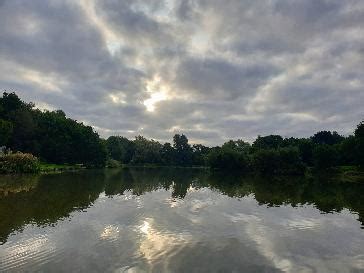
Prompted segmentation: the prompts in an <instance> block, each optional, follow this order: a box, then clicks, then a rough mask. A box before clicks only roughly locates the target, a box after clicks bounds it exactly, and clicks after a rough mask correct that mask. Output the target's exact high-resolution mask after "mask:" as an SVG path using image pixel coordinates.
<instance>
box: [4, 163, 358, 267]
mask: <svg viewBox="0 0 364 273" xmlns="http://www.w3.org/2000/svg"><path fill="white" fill-rule="evenodd" d="M363 193H364V185H360V184H344V183H340V181H332V180H329V179H327V178H324V177H318V178H314V179H310V180H307V179H304V178H294V177H289V178H257V177H255V178H254V177H243V176H239V175H236V174H230V175H229V174H222V173H220V174H219V173H209V172H206V171H200V170H193V169H182V170H181V169H130V170H105V171H84V172H77V173H64V174H52V175H42V176H21V177H16V178H14V177H2V178H1V179H0V243H1V245H0V271H1V272H2V271H5V272H21V271H27V272H29V271H30V272H38V271H42V272H242V271H243V272H364V254H363V253H364V251H363V245H364V229H362V228H363V225H364V203H363V201H364V200H363V198H362V196H363Z"/></svg>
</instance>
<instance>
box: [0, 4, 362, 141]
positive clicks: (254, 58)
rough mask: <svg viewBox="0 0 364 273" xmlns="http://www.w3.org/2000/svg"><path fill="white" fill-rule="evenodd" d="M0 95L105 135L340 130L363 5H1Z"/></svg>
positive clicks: (350, 121) (358, 108)
mask: <svg viewBox="0 0 364 273" xmlns="http://www.w3.org/2000/svg"><path fill="white" fill-rule="evenodd" d="M0 88H1V90H7V91H16V92H17V93H18V94H19V95H20V97H21V98H22V99H24V100H26V101H33V102H35V103H36V105H37V106H38V107H40V108H42V109H62V110H64V111H65V112H66V113H67V115H68V116H69V117H71V118H74V119H77V120H79V121H83V122H85V123H87V124H89V125H92V126H94V128H95V130H96V131H97V132H99V134H100V135H101V136H103V137H107V136H109V135H115V134H116V135H123V136H127V137H129V138H133V137H134V136H135V135H138V134H142V135H144V136H146V137H149V138H154V139H157V140H160V141H170V139H171V137H172V135H173V134H174V133H185V134H186V135H187V136H188V137H189V138H190V140H191V141H192V142H201V143H205V144H210V145H213V144H221V143H223V142H224V141H225V140H226V139H231V138H232V139H236V138H243V139H245V140H249V141H250V140H252V139H254V138H255V137H256V136H257V135H258V134H260V135H267V134H281V135H283V136H309V135H312V134H313V133H314V132H316V131H318V130H323V129H325V130H337V131H338V132H339V133H342V134H348V133H350V132H352V131H353V128H354V127H355V125H356V124H358V123H359V122H360V121H361V120H362V119H364V111H363V110H364V1H362V0H261V1H256V0H226V1H221V0H164V1H163V0H145V1H143V0H119V1H116V0H110V1H101V0H100V1H98V0H84V1H81V0H79V1H73V0H72V1H51V0H50V1H43V0H39V1H37V0H32V1H27V0H23V1H17V0H0Z"/></svg>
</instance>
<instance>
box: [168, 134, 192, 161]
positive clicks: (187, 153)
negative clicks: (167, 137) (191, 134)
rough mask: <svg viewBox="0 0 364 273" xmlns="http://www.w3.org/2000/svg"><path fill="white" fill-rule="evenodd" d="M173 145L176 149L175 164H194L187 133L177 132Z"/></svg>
mask: <svg viewBox="0 0 364 273" xmlns="http://www.w3.org/2000/svg"><path fill="white" fill-rule="evenodd" d="M173 147H174V149H175V150H176V157H175V164H177V165H181V166H187V165H191V164H192V149H191V146H190V145H189V144H188V139H187V137H186V136H185V135H183V134H182V135H179V134H175V135H174V137H173Z"/></svg>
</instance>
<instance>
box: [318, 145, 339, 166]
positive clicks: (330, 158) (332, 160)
mask: <svg viewBox="0 0 364 273" xmlns="http://www.w3.org/2000/svg"><path fill="white" fill-rule="evenodd" d="M313 160H314V166H315V167H316V168H318V169H327V168H330V167H334V166H336V165H337V163H338V153H337V151H336V149H335V147H334V146H331V145H328V144H322V145H317V146H316V147H315V149H314V150H313Z"/></svg>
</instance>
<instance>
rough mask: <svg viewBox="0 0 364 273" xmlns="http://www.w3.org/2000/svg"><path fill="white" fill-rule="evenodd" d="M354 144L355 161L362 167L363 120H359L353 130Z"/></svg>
mask: <svg viewBox="0 0 364 273" xmlns="http://www.w3.org/2000/svg"><path fill="white" fill-rule="evenodd" d="M354 136H355V140H356V142H357V144H356V149H357V151H356V156H355V157H356V162H357V164H358V165H359V166H361V167H364V121H362V122H360V123H359V124H358V126H357V127H356V129H355V132H354Z"/></svg>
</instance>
